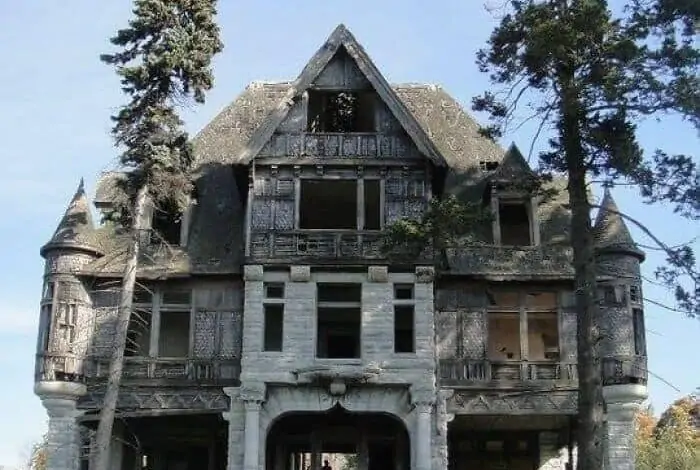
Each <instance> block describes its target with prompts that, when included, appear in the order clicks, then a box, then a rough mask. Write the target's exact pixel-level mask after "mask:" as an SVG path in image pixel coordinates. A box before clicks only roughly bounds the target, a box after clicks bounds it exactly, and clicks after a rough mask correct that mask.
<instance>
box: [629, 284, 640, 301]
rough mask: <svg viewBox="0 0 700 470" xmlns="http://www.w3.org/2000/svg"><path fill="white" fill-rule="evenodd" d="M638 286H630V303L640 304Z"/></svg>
mask: <svg viewBox="0 0 700 470" xmlns="http://www.w3.org/2000/svg"><path fill="white" fill-rule="evenodd" d="M640 297H641V295H640V294H639V286H630V302H640V301H641V298H640Z"/></svg>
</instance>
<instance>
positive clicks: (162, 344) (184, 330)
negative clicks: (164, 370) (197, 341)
mask: <svg viewBox="0 0 700 470" xmlns="http://www.w3.org/2000/svg"><path fill="white" fill-rule="evenodd" d="M189 350H190V312H189V310H180V311H161V314H160V334H159V335H158V355H159V356H161V357H187V356H188V354H189Z"/></svg>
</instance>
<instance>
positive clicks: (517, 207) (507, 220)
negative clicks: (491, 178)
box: [498, 203, 532, 246]
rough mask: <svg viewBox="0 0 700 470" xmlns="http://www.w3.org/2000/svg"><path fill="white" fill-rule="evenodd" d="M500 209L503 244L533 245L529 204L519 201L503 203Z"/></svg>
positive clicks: (499, 216) (499, 217)
mask: <svg viewBox="0 0 700 470" xmlns="http://www.w3.org/2000/svg"><path fill="white" fill-rule="evenodd" d="M498 211H499V212H498V219H499V225H500V228H501V244H503V245H511V246H528V245H531V244H532V240H531V238H530V217H529V215H528V210H527V206H526V205H525V204H518V203H501V204H500V205H499V208H498Z"/></svg>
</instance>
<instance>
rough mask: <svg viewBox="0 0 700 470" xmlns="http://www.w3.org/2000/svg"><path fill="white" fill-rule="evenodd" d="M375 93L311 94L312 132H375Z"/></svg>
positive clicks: (310, 125) (310, 115)
mask: <svg viewBox="0 0 700 470" xmlns="http://www.w3.org/2000/svg"><path fill="white" fill-rule="evenodd" d="M374 108H375V106H374V94H373V93H371V92H360V93H357V92H347V91H342V92H330V91H310V92H309V113H308V119H307V123H308V124H307V130H308V132H375V119H374Z"/></svg>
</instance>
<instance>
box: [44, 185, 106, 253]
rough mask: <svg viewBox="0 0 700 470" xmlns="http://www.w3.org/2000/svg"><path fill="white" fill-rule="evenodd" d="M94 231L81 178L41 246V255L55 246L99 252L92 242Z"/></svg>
mask: <svg viewBox="0 0 700 470" xmlns="http://www.w3.org/2000/svg"><path fill="white" fill-rule="evenodd" d="M94 232H95V226H94V225H93V221H92V214H91V212H90V203H89V201H88V198H87V195H86V194H85V183H84V181H83V179H82V178H81V179H80V183H79V184H78V189H77V190H76V191H75V194H74V195H73V198H72V199H71V201H70V203H69V204H68V208H67V209H66V212H65V213H64V214H63V218H62V219H61V221H60V222H59V224H58V227H56V231H55V232H54V233H53V236H52V237H51V240H49V242H48V243H47V244H46V245H44V246H43V247H42V248H41V255H42V256H44V255H45V254H46V253H47V252H48V251H49V250H52V249H56V248H74V249H78V250H86V251H91V252H94V253H100V250H99V249H98V248H96V247H95V246H94V245H95V244H94V243H93V234H94Z"/></svg>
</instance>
